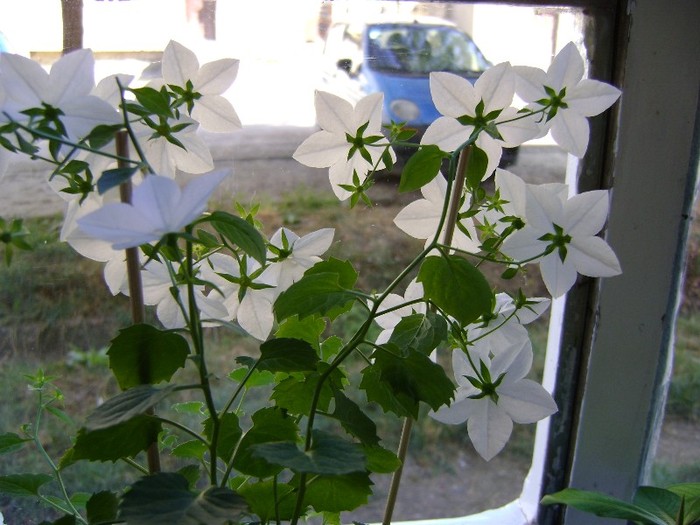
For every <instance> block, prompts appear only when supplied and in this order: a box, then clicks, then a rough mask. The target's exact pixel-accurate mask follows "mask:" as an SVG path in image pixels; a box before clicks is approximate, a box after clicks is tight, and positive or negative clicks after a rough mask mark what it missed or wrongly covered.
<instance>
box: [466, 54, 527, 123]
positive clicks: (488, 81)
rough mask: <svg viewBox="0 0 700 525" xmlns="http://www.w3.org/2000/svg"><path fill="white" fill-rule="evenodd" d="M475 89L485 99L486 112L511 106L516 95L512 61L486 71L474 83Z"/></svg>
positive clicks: (477, 94) (478, 95)
mask: <svg viewBox="0 0 700 525" xmlns="http://www.w3.org/2000/svg"><path fill="white" fill-rule="evenodd" d="M474 91H475V92H476V96H477V98H479V99H481V100H483V101H484V114H488V113H490V112H491V111H494V110H498V109H504V108H507V107H509V106H510V105H511V104H512V103H513V95H515V74H514V73H513V68H512V67H511V65H510V63H509V62H502V63H500V64H497V65H495V66H493V67H490V68H488V69H487V70H486V71H484V73H483V74H482V75H481V76H480V77H479V78H478V79H477V81H476V83H475V84H474ZM460 116H461V115H460Z"/></svg>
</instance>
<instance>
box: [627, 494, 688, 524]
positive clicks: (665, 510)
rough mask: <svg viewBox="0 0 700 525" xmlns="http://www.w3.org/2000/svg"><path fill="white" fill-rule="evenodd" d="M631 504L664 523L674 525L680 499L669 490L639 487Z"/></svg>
mask: <svg viewBox="0 0 700 525" xmlns="http://www.w3.org/2000/svg"><path fill="white" fill-rule="evenodd" d="M632 503H633V504H634V505H637V506H638V507H639V508H642V509H644V510H647V511H649V512H650V513H652V514H654V515H655V516H658V517H659V518H661V519H663V520H664V521H665V522H666V523H669V524H670V525H675V524H676V516H678V511H679V509H680V507H681V497H680V496H679V495H678V494H674V493H673V492H671V491H670V490H666V489H662V488H658V487H639V488H638V489H637V492H635V494H634V498H633V499H632Z"/></svg>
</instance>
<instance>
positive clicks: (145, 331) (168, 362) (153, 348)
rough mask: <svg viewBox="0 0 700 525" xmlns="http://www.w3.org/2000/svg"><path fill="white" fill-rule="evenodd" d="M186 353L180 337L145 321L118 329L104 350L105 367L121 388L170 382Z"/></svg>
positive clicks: (187, 352) (185, 358)
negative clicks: (117, 333)
mask: <svg viewBox="0 0 700 525" xmlns="http://www.w3.org/2000/svg"><path fill="white" fill-rule="evenodd" d="M189 353H190V348H189V344H188V343H187V340H186V339H185V338H184V337H182V336H181V335H179V334H176V333H174V332H165V331H162V330H158V329H157V328H155V327H154V326H151V325H147V324H136V325H133V326H130V327H128V328H124V329H122V330H120V331H119V335H117V337H115V338H114V339H112V341H111V343H110V346H109V350H107V355H108V356H109V367H110V368H111V369H112V372H113V373H114V376H115V377H116V378H117V382H118V383H119V387H120V388H121V389H122V390H127V389H129V388H132V387H135V386H137V385H145V384H155V383H160V382H162V381H170V379H171V378H172V376H173V374H175V372H176V371H177V370H178V369H180V368H183V367H184V366H185V362H186V361H187V356H188V355H189Z"/></svg>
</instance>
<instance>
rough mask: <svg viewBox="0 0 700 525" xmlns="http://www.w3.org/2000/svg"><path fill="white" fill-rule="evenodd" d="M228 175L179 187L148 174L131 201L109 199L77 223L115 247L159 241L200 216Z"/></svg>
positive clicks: (203, 176)
mask: <svg viewBox="0 0 700 525" xmlns="http://www.w3.org/2000/svg"><path fill="white" fill-rule="evenodd" d="M225 177H226V174H225V173H222V172H214V173H210V174H208V175H202V176H201V177H197V178H196V179H194V180H192V181H191V182H190V183H189V184H187V186H185V187H184V188H180V187H179V186H178V185H177V183H176V182H175V181H174V180H172V179H169V178H167V177H162V176H159V175H149V176H147V177H146V178H145V179H144V181H143V182H142V183H141V184H139V185H138V186H136V187H135V188H134V191H133V197H132V203H131V204H125V203H121V202H112V203H107V204H105V205H104V206H102V208H100V209H99V210H96V211H94V212H92V213H89V214H88V215H86V216H84V217H82V218H81V219H78V226H79V227H80V229H81V230H83V231H84V232H85V233H87V234H88V235H91V236H93V237H95V238H98V239H102V240H105V241H108V242H110V243H111V244H112V248H114V249H115V250H121V249H124V248H131V247H135V246H140V245H141V244H145V243H149V242H153V241H158V240H160V239H161V238H162V237H163V236H164V235H166V234H168V233H177V232H180V231H182V230H183V228H184V227H185V226H187V225H188V224H190V223H191V222H192V221H194V220H195V219H197V218H198V217H199V216H200V215H201V214H202V212H203V211H204V210H205V208H206V204H207V200H208V199H209V197H210V196H211V194H212V193H213V192H214V190H216V188H217V186H218V185H219V184H220V183H221V181H222V180H223V179H224V178H225Z"/></svg>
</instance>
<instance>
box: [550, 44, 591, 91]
mask: <svg viewBox="0 0 700 525" xmlns="http://www.w3.org/2000/svg"><path fill="white" fill-rule="evenodd" d="M583 72H584V65H583V58H581V53H579V51H578V48H577V47H576V44H574V43H573V42H569V43H568V44H566V45H565V46H564V47H563V48H562V49H561V51H559V53H557V56H555V57H554V60H552V64H551V65H550V66H549V69H547V82H548V83H547V85H548V86H549V87H551V88H552V89H554V90H555V91H557V92H559V91H561V89H562V88H564V87H566V88H570V87H574V86H576V84H578V83H579V81H580V80H581V79H582V78H583ZM567 91H568V89H567Z"/></svg>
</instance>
